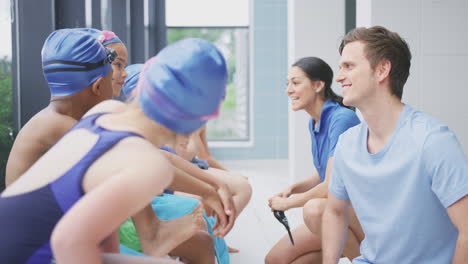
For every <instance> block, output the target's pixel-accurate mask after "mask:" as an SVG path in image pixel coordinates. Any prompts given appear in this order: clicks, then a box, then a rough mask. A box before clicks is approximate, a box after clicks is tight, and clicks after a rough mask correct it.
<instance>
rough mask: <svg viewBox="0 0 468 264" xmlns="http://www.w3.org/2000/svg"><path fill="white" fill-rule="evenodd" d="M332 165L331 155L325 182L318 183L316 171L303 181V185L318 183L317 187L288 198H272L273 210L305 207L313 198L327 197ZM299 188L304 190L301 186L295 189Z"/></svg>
mask: <svg viewBox="0 0 468 264" xmlns="http://www.w3.org/2000/svg"><path fill="white" fill-rule="evenodd" d="M332 165H333V157H330V158H329V159H328V162H327V170H326V173H325V180H324V181H323V182H321V183H318V184H316V182H317V181H319V180H320V178H319V176H318V174H317V173H316V174H314V176H311V177H310V178H308V179H306V180H304V181H302V182H301V183H302V186H301V187H306V186H311V185H312V184H314V183H315V184H316V185H315V187H312V188H310V189H307V190H306V191H304V192H303V193H300V194H297V195H293V196H291V197H288V198H283V197H273V198H272V199H271V208H272V209H273V210H281V211H285V210H288V209H290V208H296V207H303V206H304V205H305V204H306V203H307V202H308V201H309V200H311V199H315V198H326V197H327V193H328V182H329V179H330V176H331V168H332ZM313 177H314V178H313ZM297 189H299V190H302V189H301V188H297V187H296V188H295V189H293V190H297Z"/></svg>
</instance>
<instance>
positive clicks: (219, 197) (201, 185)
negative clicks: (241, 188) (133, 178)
mask: <svg viewBox="0 0 468 264" xmlns="http://www.w3.org/2000/svg"><path fill="white" fill-rule="evenodd" d="M164 152H166V151H164ZM169 154H171V153H169ZM171 155H173V154H171ZM173 156H175V157H177V156H176V155H173ZM177 158H179V157H177ZM181 160H182V161H183V162H187V161H185V160H184V159H181ZM187 163H189V162H187ZM189 165H191V164H190V163H189ZM194 168H195V169H196V170H200V171H202V170H201V169H198V168H197V167H194ZM174 169H175V172H176V173H175V177H174V181H173V182H172V184H171V185H170V186H169V189H171V190H176V191H181V192H186V193H191V194H196V195H198V196H201V197H202V202H203V203H204V204H205V205H207V206H209V207H210V208H211V209H213V210H214V211H215V213H216V215H215V218H217V219H216V225H215V226H213V229H216V228H218V227H220V229H219V230H218V231H216V232H215V233H214V235H215V236H220V237H224V236H225V235H226V234H227V233H228V232H229V231H230V230H231V229H232V227H233V226H234V221H235V215H236V214H235V209H234V202H233V200H232V194H231V193H230V192H229V191H228V190H229V189H228V188H227V187H226V188H224V187H223V188H219V189H215V188H214V187H213V186H211V185H209V184H207V183H206V182H204V181H203V180H199V179H197V178H195V177H192V175H191V174H188V173H186V172H185V171H183V170H181V169H180V168H177V167H176V168H174ZM202 172H203V171H202ZM203 173H205V172H203ZM209 177H212V176H211V175H209ZM226 192H227V193H226Z"/></svg>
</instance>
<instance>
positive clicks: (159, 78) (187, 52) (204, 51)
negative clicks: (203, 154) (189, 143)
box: [137, 38, 227, 135]
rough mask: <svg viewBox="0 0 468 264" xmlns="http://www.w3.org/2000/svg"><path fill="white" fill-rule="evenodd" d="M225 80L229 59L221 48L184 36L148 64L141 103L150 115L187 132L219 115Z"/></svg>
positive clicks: (140, 87)
mask: <svg viewBox="0 0 468 264" xmlns="http://www.w3.org/2000/svg"><path fill="white" fill-rule="evenodd" d="M226 82H227V68H226V61H225V60H224V57H223V55H222V54H221V53H220V52H219V51H218V49H217V48H216V47H215V46H214V45H213V44H211V43H210V42H208V41H205V40H202V39H195V38H190V39H185V40H181V41H178V42H176V43H174V44H172V45H170V46H167V47H166V48H164V49H163V50H161V51H160V52H159V54H158V55H157V56H155V57H153V58H151V59H150V60H149V61H147V62H146V63H145V65H144V67H143V70H142V71H141V73H140V80H139V82H138V87H137V89H138V90H137V93H138V102H139V104H140V107H141V108H142V110H143V112H144V113H145V114H146V115H147V116H148V117H150V118H151V119H153V120H155V121H157V122H158V123H160V124H162V125H163V126H165V127H166V128H168V129H170V130H172V131H174V132H176V133H179V134H183V135H186V134H190V133H192V132H193V131H195V130H197V129H199V128H200V127H202V126H203V125H204V124H205V123H206V121H207V120H208V119H211V118H213V117H216V116H217V115H218V111H219V107H220V103H221V101H222V100H223V99H224V97H225V95H226Z"/></svg>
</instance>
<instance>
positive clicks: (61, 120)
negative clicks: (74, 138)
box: [5, 110, 77, 186]
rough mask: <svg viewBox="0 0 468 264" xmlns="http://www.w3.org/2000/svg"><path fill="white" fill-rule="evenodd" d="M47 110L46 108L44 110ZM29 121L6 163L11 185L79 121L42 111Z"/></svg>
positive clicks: (6, 178) (6, 179) (7, 177)
mask: <svg viewBox="0 0 468 264" xmlns="http://www.w3.org/2000/svg"><path fill="white" fill-rule="evenodd" d="M43 111H45V110H43ZM38 115H40V116H37V117H34V119H32V120H31V121H29V122H28V123H27V124H26V125H25V126H24V127H23V129H21V131H20V133H19V134H18V136H17V137H16V139H15V142H14V143H13V146H12V148H11V152H10V155H9V157H8V162H7V165H6V175H5V184H6V186H9V185H10V184H12V183H13V182H14V181H16V180H17V179H18V178H19V177H20V176H21V175H23V174H24V173H25V172H26V171H27V170H28V169H29V168H30V167H31V166H32V165H33V164H34V163H35V162H36V161H37V160H38V159H39V158H40V157H42V155H44V154H45V153H46V152H47V151H48V150H49V149H50V148H51V147H52V146H53V145H54V144H55V143H57V141H59V139H60V138H62V137H63V135H65V133H67V132H68V130H70V129H71V128H72V127H73V126H74V125H75V124H76V123H77V121H76V120H75V119H73V118H71V117H68V116H63V115H60V116H59V115H58V114H54V115H53V116H50V115H49V114H45V113H40V114H38Z"/></svg>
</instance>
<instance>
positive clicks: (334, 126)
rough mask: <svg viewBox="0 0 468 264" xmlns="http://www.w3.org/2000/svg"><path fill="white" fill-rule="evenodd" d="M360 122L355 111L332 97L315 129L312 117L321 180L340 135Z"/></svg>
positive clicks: (311, 131)
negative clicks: (334, 100)
mask: <svg viewBox="0 0 468 264" xmlns="http://www.w3.org/2000/svg"><path fill="white" fill-rule="evenodd" d="M359 123H360V121H359V118H358V117H357V116H356V113H355V112H354V111H352V110H350V109H348V108H346V107H343V106H341V105H340V104H339V103H336V102H333V101H332V100H330V99H329V100H327V101H326V102H325V104H324V105H323V107H322V113H321V114H320V120H319V122H318V124H317V127H316V128H315V129H314V125H315V120H314V119H313V118H311V119H310V121H309V131H310V137H311V141H312V156H313V157H314V166H315V169H316V170H317V172H318V174H319V176H320V181H321V182H323V181H324V180H325V172H326V170H327V162H328V158H330V157H333V154H334V153H335V146H336V143H337V142H338V137H339V136H340V135H341V134H342V133H343V132H345V131H346V130H348V128H350V127H353V126H355V125H357V124H359Z"/></svg>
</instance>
